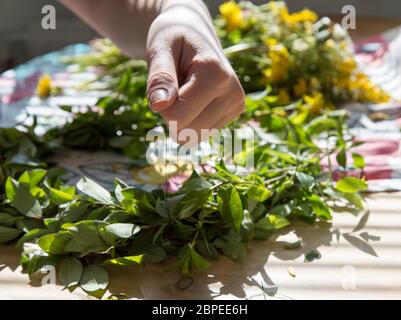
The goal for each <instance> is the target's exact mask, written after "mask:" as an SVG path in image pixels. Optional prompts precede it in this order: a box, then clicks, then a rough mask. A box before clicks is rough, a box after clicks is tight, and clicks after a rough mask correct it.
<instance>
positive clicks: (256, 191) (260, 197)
mask: <svg viewBox="0 0 401 320" xmlns="http://www.w3.org/2000/svg"><path fill="white" fill-rule="evenodd" d="M247 195H248V197H249V198H251V199H253V200H256V201H258V202H265V201H266V200H267V199H269V198H270V196H271V192H270V191H269V190H268V189H267V188H266V187H265V186H264V185H253V186H252V187H250V188H249V189H248V191H247Z"/></svg>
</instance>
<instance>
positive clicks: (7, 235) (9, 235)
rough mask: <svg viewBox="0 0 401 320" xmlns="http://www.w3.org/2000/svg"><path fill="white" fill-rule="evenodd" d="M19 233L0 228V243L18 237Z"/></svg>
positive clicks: (12, 229) (16, 230) (11, 229)
mask: <svg viewBox="0 0 401 320" xmlns="http://www.w3.org/2000/svg"><path fill="white" fill-rule="evenodd" d="M20 234H21V231H20V230H18V229H15V228H9V227H3V226H0V243H3V242H8V241H11V240H14V239H16V238H18V237H19V235H20Z"/></svg>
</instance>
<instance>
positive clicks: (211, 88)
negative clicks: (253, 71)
mask: <svg viewBox="0 0 401 320" xmlns="http://www.w3.org/2000/svg"><path fill="white" fill-rule="evenodd" d="M147 59H148V64H149V80H148V97H149V103H150V108H151V109H152V110H153V111H156V112H160V115H161V116H162V118H163V119H164V120H165V121H166V122H171V121H176V125H177V131H178V132H180V131H181V130H183V129H188V128H189V129H193V130H195V132H196V133H197V137H199V142H200V139H205V138H207V136H205V135H203V136H201V130H202V129H208V130H211V129H220V128H222V127H223V126H224V125H225V124H227V123H228V122H230V121H231V120H233V119H235V118H236V117H237V116H238V115H240V114H241V113H242V111H243V108H244V97H245V94H244V91H243V89H242V87H241V84H240V82H239V80H238V78H237V76H236V74H235V72H234V70H233V68H232V67H231V65H230V63H229V61H228V59H227V58H226V57H225V55H224V53H223V50H222V47H221V45H220V43H219V40H218V38H217V36H216V34H215V32H214V29H213V25H212V22H211V18H210V16H209V13H208V11H207V9H206V7H205V6H204V5H203V3H202V2H201V1H200V0H191V1H187V0H186V1H185V0H167V1H166V2H165V5H164V6H163V8H162V10H161V13H160V14H159V15H158V17H157V18H156V19H155V20H154V21H153V23H152V25H151V27H150V29H149V33H148V41H147ZM200 137H202V138H200ZM173 138H174V139H176V140H178V141H179V142H183V141H184V140H185V138H183V140H181V139H180V138H178V139H177V137H174V136H173Z"/></svg>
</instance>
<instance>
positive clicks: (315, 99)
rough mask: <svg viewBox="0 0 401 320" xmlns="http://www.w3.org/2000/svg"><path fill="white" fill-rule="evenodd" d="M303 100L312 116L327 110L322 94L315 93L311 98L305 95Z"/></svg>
mask: <svg viewBox="0 0 401 320" xmlns="http://www.w3.org/2000/svg"><path fill="white" fill-rule="evenodd" d="M303 100H304V101H305V104H306V107H307V108H308V109H309V110H310V112H311V113H312V114H317V113H319V112H320V111H321V110H323V109H324V108H325V103H324V98H323V95H322V94H321V93H320V92H314V93H313V94H312V95H311V96H309V95H305V96H304V97H303Z"/></svg>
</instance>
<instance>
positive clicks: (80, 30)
mask: <svg viewBox="0 0 401 320" xmlns="http://www.w3.org/2000/svg"><path fill="white" fill-rule="evenodd" d="M110 1H111V0H110ZM188 1H190V0H188ZM205 2H206V3H207V5H208V6H209V8H210V10H211V12H212V13H213V14H215V13H217V10H218V6H219V4H220V3H222V2H224V1H223V0H222V1H217V0H205ZM253 2H254V3H264V2H266V0H254V1H253ZM286 3H287V4H288V6H289V8H290V10H301V9H303V8H304V7H308V8H310V9H312V10H315V11H317V12H318V13H319V14H320V15H327V16H329V17H331V18H332V19H334V20H338V21H341V17H342V15H341V9H342V7H343V6H344V5H349V4H350V5H353V6H354V7H355V9H356V14H357V22H356V30H350V34H351V36H352V37H353V38H354V39H360V38H364V37H367V36H370V35H373V34H377V33H380V32H383V31H385V30H388V29H391V28H393V27H395V26H397V25H401V1H395V0H380V1H378V0H287V1H286ZM46 4H52V5H54V6H55V7H56V11H57V29H56V30H47V31H44V30H43V29H42V28H41V19H42V17H43V15H42V13H41V9H42V7H43V6H44V5H46ZM94 37H96V33H95V32H94V31H93V30H91V29H90V28H89V27H87V26H86V25H85V24H84V23H82V22H81V21H80V20H79V19H78V18H76V17H75V16H74V15H73V14H72V13H70V12H69V11H68V10H66V9H65V8H64V7H63V6H62V5H60V4H59V3H58V1H51V0H1V1H0V72H1V71H4V70H6V69H9V68H11V67H13V66H15V65H17V64H20V63H22V62H25V61H27V60H29V59H31V58H33V57H35V56H38V55H41V54H43V53H46V52H49V51H53V50H56V49H59V48H62V47H64V46H66V45H68V44H71V43H76V42H86V41H88V40H90V39H93V38H94Z"/></svg>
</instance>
